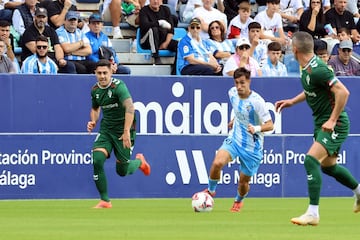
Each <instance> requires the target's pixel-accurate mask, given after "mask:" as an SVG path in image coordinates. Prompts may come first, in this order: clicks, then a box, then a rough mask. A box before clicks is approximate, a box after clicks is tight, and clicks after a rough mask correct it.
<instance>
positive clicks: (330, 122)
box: [321, 119, 336, 132]
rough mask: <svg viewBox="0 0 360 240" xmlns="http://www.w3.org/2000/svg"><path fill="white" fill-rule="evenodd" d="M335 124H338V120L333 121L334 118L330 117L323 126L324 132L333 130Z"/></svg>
mask: <svg viewBox="0 0 360 240" xmlns="http://www.w3.org/2000/svg"><path fill="white" fill-rule="evenodd" d="M335 125H336V121H333V120H330V119H329V120H327V121H326V122H324V124H323V125H322V126H321V129H322V130H323V131H324V132H333V131H334V128H335Z"/></svg>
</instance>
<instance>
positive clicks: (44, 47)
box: [36, 45, 48, 50]
mask: <svg viewBox="0 0 360 240" xmlns="http://www.w3.org/2000/svg"><path fill="white" fill-rule="evenodd" d="M36 48H37V49H39V50H40V49H47V48H48V46H45V45H39V46H36Z"/></svg>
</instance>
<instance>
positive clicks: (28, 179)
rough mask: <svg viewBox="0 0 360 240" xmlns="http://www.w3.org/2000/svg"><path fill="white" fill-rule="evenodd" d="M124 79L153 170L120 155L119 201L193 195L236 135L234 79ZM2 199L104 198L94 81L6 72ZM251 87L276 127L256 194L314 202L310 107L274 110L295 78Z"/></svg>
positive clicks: (115, 193) (353, 105) (354, 137)
mask: <svg viewBox="0 0 360 240" xmlns="http://www.w3.org/2000/svg"><path fill="white" fill-rule="evenodd" d="M118 77H119V78H121V79H123V80H124V82H126V84H127V86H128V88H129V89H130V91H131V93H132V97H133V99H134V104H135V108H136V117H137V132H138V137H137V139H136V144H135V147H134V149H133V150H134V155H135V153H138V152H142V153H144V154H145V156H146V158H147V160H148V161H149V163H150V164H151V166H152V172H151V175H150V176H149V177H145V176H144V175H143V174H142V173H141V172H140V171H138V172H136V173H135V174H133V175H131V176H127V177H119V176H117V175H116V172H115V158H114V155H112V156H111V157H110V159H108V160H107V162H106V164H105V171H106V174H107V178H108V184H109V194H110V196H111V197H112V198H115V197H120V198H130V197H189V196H191V195H192V194H193V193H194V192H196V191H200V190H202V189H204V188H205V187H206V184H207V179H208V170H209V168H210V166H211V162H212V160H213V157H214V155H215V153H216V150H217V149H218V147H219V146H220V144H221V143H222V141H223V139H224V138H225V137H226V135H227V133H228V129H227V123H228V121H229V120H230V119H231V117H232V113H231V108H230V106H229V104H228V98H227V91H228V89H229V88H231V87H232V85H233V81H232V79H231V78H222V77H221V78H215V77H181V78H180V77H175V76H168V77H143V76H118ZM0 79H1V81H0V108H1V109H2V111H1V112H2V113H1V117H0V199H22V198H97V197H98V193H97V191H96V189H95V185H94V183H93V180H92V165H91V164H92V161H91V152H90V151H91V147H92V143H93V141H94V139H95V136H96V131H97V130H98V129H95V133H92V134H89V133H87V132H86V123H87V121H88V120H89V111H90V107H91V101H90V89H91V87H92V85H93V84H94V83H95V81H96V80H95V77H94V76H93V75H76V76H75V75H72V76H71V75H57V76H45V75H0ZM342 81H343V82H344V83H345V85H346V86H347V87H348V88H349V89H350V91H351V92H353V94H351V96H350V99H349V101H348V105H347V111H348V113H349V116H350V119H351V121H352V122H353V123H357V122H359V120H360V115H359V114H357V112H356V109H357V103H358V102H359V96H358V95H357V94H356V92H357V91H356V89H360V82H359V81H358V79H354V78H344V79H342ZM252 88H253V89H254V90H255V91H257V92H259V93H260V94H261V95H262V96H263V97H264V99H265V100H266V101H267V106H268V108H269V110H270V112H271V114H272V116H273V120H274V123H275V130H274V131H273V132H272V133H269V134H268V135H267V136H266V137H265V145H264V159H263V163H262V165H261V167H260V169H259V172H258V174H256V175H255V176H254V177H253V178H252V181H251V185H252V187H251V193H250V196H252V197H300V196H306V195H307V187H306V175H305V170H304V168H303V160H304V157H305V153H306V151H307V149H308V148H309V146H310V145H311V143H312V128H313V126H312V118H311V113H310V110H309V109H308V107H307V105H306V104H305V103H303V104H299V105H298V106H294V107H293V108H290V109H286V110H284V111H283V113H282V114H279V113H275V111H274V103H275V102H276V101H277V100H279V99H283V98H288V97H292V96H295V95H296V94H298V93H299V92H300V91H301V86H300V82H299V80H298V79H296V78H276V79H274V78H254V79H253V80H252ZM359 128H360V127H359V125H355V124H353V125H352V126H351V135H350V137H349V138H348V139H347V141H346V143H345V144H344V146H343V149H342V150H341V152H340V154H339V158H338V161H339V163H340V164H343V165H345V166H347V167H348V168H349V169H350V170H351V171H352V172H353V173H354V175H355V176H356V178H357V179H360V166H359V164H360V163H359V161H357V159H359V157H360V156H359V153H358V152H357V151H356V148H357V146H358V145H359V141H360V140H359V136H360V135H359V133H360V129H359ZM238 177H239V164H238V162H237V160H236V159H235V160H234V161H233V162H232V163H230V164H229V165H228V166H226V167H225V168H224V169H223V172H222V175H221V180H220V185H219V188H218V196H219V197H232V196H234V195H235V193H236V185H237V182H238ZM351 194H352V193H351V191H349V190H348V189H346V188H344V187H342V186H340V184H338V183H335V182H334V180H333V179H330V178H328V177H327V176H324V178H323V189H322V195H327V196H351Z"/></svg>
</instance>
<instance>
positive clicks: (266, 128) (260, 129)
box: [248, 119, 274, 134]
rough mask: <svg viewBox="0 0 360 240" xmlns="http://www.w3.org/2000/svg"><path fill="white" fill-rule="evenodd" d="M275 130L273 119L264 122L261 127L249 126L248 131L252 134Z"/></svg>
mask: <svg viewBox="0 0 360 240" xmlns="http://www.w3.org/2000/svg"><path fill="white" fill-rule="evenodd" d="M273 129H274V123H273V121H272V120H271V119H270V120H269V121H266V122H264V123H263V124H261V125H257V126H253V125H251V124H249V125H248V131H249V132H250V133H251V134H255V133H259V132H267V131H272V130H273Z"/></svg>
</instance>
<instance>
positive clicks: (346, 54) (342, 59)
mask: <svg viewBox="0 0 360 240" xmlns="http://www.w3.org/2000/svg"><path fill="white" fill-rule="evenodd" d="M352 48H353V43H352V41H351V40H344V41H342V42H340V46H339V49H338V52H339V55H337V56H335V57H333V58H331V59H330V60H329V65H331V67H332V68H333V69H334V73H335V75H336V76H360V64H359V63H358V62H356V61H355V60H354V59H352V58H351V55H352Z"/></svg>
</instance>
